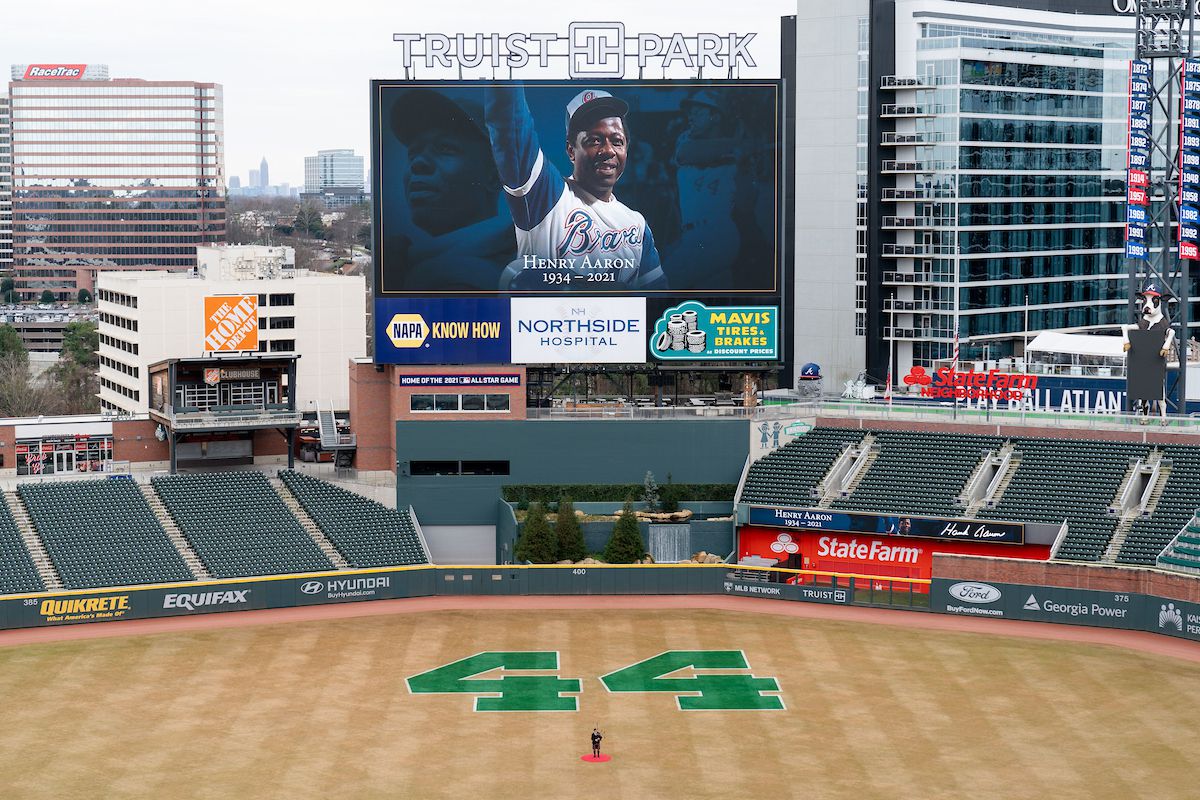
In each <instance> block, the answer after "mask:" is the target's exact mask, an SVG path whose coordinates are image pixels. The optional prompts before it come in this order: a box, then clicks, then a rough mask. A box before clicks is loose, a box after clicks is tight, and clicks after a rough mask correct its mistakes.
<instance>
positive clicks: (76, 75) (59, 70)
mask: <svg viewBox="0 0 1200 800" xmlns="http://www.w3.org/2000/svg"><path fill="white" fill-rule="evenodd" d="M85 69H87V64H30V65H29V66H28V67H26V68H25V80H27V81H77V80H79V79H80V78H82V77H83V71H84V70H85Z"/></svg>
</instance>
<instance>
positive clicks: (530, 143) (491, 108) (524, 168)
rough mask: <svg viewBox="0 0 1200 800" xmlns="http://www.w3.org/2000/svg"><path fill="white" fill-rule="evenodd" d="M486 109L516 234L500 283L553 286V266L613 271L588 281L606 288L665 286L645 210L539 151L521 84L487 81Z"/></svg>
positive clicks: (583, 274) (576, 271)
mask: <svg viewBox="0 0 1200 800" xmlns="http://www.w3.org/2000/svg"><path fill="white" fill-rule="evenodd" d="M486 116H487V127H488V133H489V135H490V136H491V139H492V150H493V152H494V154H495V158H496V167H497V169H498V171H499V173H500V179H501V180H502V181H503V182H504V193H505V199H506V200H507V201H508V208H509V211H510V212H511V213H512V218H513V222H514V223H515V224H516V234H517V258H516V260H515V261H513V263H512V264H510V265H509V266H508V268H507V269H506V270H505V271H504V277H503V278H502V279H501V287H500V288H501V289H538V288H545V287H549V286H551V284H550V283H549V282H548V281H547V280H546V277H545V276H546V274H547V273H551V272H559V273H563V272H567V273H570V274H571V276H572V278H573V279H583V280H586V279H587V276H588V275H604V276H605V277H607V276H609V275H611V276H613V278H612V280H611V282H610V281H608V280H605V281H603V282H597V283H595V284H594V286H593V287H591V288H595V289H597V290H601V291H603V290H605V289H614V288H621V289H636V290H641V289H665V288H667V282H666V276H665V275H664V274H663V271H662V266H661V264H660V263H659V257H658V250H657V248H655V246H654V236H653V235H652V234H651V233H650V227H649V226H648V225H647V224H646V218H645V217H643V216H642V215H641V214H639V213H638V212H636V211H634V210H633V209H632V208H629V206H627V205H625V204H624V203H622V202H620V201H619V200H617V199H616V196H615V195H614V196H613V198H612V199H611V200H608V201H604V200H600V199H598V198H596V197H594V196H592V195H591V194H589V193H588V192H587V191H585V190H584V189H583V187H581V186H579V185H578V184H577V183H576V182H575V181H573V180H571V179H570V178H567V179H564V178H563V176H562V174H561V173H559V171H558V169H557V168H556V167H555V166H554V164H553V163H551V161H550V159H548V158H546V156H545V155H544V154H543V153H542V150H541V147H540V145H539V143H538V138H537V132H536V131H535V130H534V125H533V116H532V115H531V114H530V113H529V106H528V105H527V104H526V102H525V92H524V90H523V89H522V88H521V87H520V86H490V87H489V88H488V90H487V109H486ZM613 283H615V284H617V286H614V285H613Z"/></svg>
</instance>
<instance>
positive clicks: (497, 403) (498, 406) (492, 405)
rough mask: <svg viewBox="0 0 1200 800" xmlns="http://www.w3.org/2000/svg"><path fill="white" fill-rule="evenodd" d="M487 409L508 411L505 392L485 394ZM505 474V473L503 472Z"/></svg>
mask: <svg viewBox="0 0 1200 800" xmlns="http://www.w3.org/2000/svg"><path fill="white" fill-rule="evenodd" d="M487 410H488V411H508V395H506V394H489V395H487ZM505 474H507V473H505Z"/></svg>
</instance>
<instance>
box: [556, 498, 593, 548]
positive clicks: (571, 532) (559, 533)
mask: <svg viewBox="0 0 1200 800" xmlns="http://www.w3.org/2000/svg"><path fill="white" fill-rule="evenodd" d="M554 536H555V538H556V539H557V540H558V560H559V561H562V560H564V559H568V558H569V559H571V560H572V561H578V560H580V559H581V558H583V557H584V555H585V554H586V553H587V547H586V546H585V545H584V543H583V529H582V528H580V527H579V519H578V518H576V516H575V506H574V505H572V503H571V498H569V497H564V498H563V499H562V500H561V501H559V504H558V519H557V520H555V522H554Z"/></svg>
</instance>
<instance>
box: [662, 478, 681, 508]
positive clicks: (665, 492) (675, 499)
mask: <svg viewBox="0 0 1200 800" xmlns="http://www.w3.org/2000/svg"><path fill="white" fill-rule="evenodd" d="M660 507H661V508H662V510H663V511H666V512H667V513H669V514H674V513H675V512H676V511H678V510H679V487H678V486H676V485H675V484H674V483H673V482H672V481H671V473H669V472H668V473H667V485H666V486H664V487H662V504H661V506H660Z"/></svg>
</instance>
